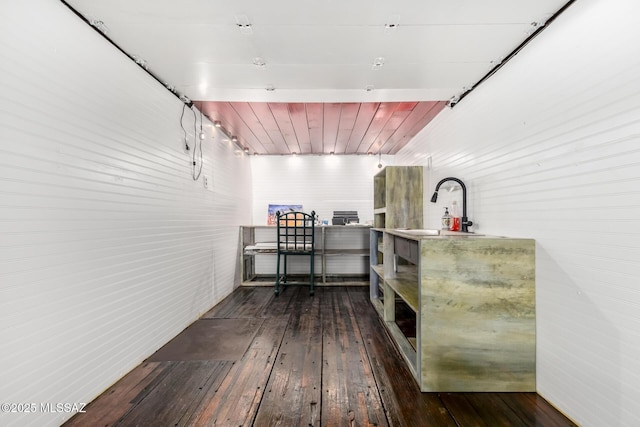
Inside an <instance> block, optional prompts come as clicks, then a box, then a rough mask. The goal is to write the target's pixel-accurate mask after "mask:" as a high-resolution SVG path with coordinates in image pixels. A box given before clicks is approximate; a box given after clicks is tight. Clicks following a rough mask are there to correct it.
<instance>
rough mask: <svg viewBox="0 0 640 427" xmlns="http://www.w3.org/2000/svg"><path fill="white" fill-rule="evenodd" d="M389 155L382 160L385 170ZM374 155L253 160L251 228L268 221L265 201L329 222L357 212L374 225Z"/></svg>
mask: <svg viewBox="0 0 640 427" xmlns="http://www.w3.org/2000/svg"><path fill="white" fill-rule="evenodd" d="M393 161H394V156H386V155H385V156H382V164H383V165H384V166H389V165H392V164H393ZM378 162H379V159H378V156H337V155H336V156H311V155H309V156H300V155H299V156H254V157H252V158H251V167H252V171H253V175H252V176H253V225H265V224H266V223H267V209H268V206H269V204H270V203H272V204H273V203H283V204H286V203H289V204H301V205H302V206H303V209H304V210H305V211H312V210H315V211H316V213H317V214H318V216H319V217H320V219H327V220H329V223H331V218H332V217H333V211H349V210H353V211H358V216H359V218H360V222H363V223H364V222H366V221H367V220H371V221H373V176H374V175H375V174H376V173H378V172H379V171H380V169H378V167H377V165H378Z"/></svg>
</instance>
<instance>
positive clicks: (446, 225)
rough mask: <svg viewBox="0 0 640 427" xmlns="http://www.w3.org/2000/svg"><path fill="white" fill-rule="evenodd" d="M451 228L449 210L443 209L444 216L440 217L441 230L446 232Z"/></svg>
mask: <svg viewBox="0 0 640 427" xmlns="http://www.w3.org/2000/svg"><path fill="white" fill-rule="evenodd" d="M449 227H451V214H450V213H449V208H448V207H445V208H444V215H442V229H443V230H448V229H449Z"/></svg>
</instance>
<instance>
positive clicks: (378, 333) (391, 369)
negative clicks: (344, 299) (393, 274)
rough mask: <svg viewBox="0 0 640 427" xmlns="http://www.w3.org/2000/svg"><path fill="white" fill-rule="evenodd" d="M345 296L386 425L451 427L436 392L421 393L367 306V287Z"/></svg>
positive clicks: (375, 316)
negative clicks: (383, 412) (365, 355)
mask: <svg viewBox="0 0 640 427" xmlns="http://www.w3.org/2000/svg"><path fill="white" fill-rule="evenodd" d="M349 298H350V299H351V303H352V305H353V307H354V311H355V314H356V319H358V325H359V327H360V331H361V332H362V336H363V338H364V343H365V348H366V350H367V355H368V358H369V360H370V363H371V366H372V369H373V373H374V376H375V378H376V382H377V385H378V389H379V392H380V396H381V398H382V402H383V405H384V408H385V411H386V412H387V417H388V419H389V424H391V425H394V426H415V427H422V426H424V427H427V426H429V427H433V426H442V427H455V425H456V424H455V422H454V420H453V418H451V416H450V415H449V412H448V411H447V409H446V407H445V405H444V404H443V403H442V400H441V399H440V397H439V395H438V393H421V392H420V388H419V387H418V383H417V382H416V381H415V379H414V378H413V376H412V374H411V371H409V369H408V367H407V365H406V363H405V362H404V360H403V359H402V356H401V355H400V353H398V350H397V349H396V348H395V346H394V345H393V341H392V340H391V338H390V337H389V336H388V335H387V333H386V331H385V329H384V327H383V325H382V323H381V320H380V317H379V316H378V314H377V312H376V311H375V309H374V308H373V307H372V306H371V302H370V300H369V288H365V289H358V288H350V289H349Z"/></svg>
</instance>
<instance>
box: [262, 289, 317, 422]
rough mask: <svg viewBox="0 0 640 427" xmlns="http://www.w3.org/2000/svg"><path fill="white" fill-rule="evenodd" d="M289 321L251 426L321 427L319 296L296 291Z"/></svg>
mask: <svg viewBox="0 0 640 427" xmlns="http://www.w3.org/2000/svg"><path fill="white" fill-rule="evenodd" d="M289 313H290V317H289V319H290V321H289V325H288V327H287V330H286V332H285V335H284V339H283V341H282V345H281V346H280V350H279V352H278V357H277V359H276V363H275V365H274V368H273V370H272V372H271V376H270V377H269V382H268V384H267V388H266V391H265V395H264V397H263V399H262V402H261V403H260V409H259V410H258V414H257V416H256V419H255V422H254V425H257V426H317V427H319V426H320V413H319V410H320V401H321V400H320V399H321V385H322V384H321V374H322V333H321V327H322V322H321V319H320V298H319V297H316V296H314V297H309V294H308V293H307V292H297V294H296V296H295V297H294V298H293V299H292V304H291V310H290V312H289Z"/></svg>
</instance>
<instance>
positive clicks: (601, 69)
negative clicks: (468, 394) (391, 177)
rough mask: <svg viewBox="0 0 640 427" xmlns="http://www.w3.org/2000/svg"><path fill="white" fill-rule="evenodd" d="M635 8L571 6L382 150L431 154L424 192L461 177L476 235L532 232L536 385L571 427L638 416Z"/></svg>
mask: <svg viewBox="0 0 640 427" xmlns="http://www.w3.org/2000/svg"><path fill="white" fill-rule="evenodd" d="M639 15H640V4H639V3H638V2H637V1H634V0H611V1H598V0H580V1H578V2H576V3H574V5H573V6H571V7H570V8H569V9H568V10H567V11H566V12H565V13H564V14H563V15H562V16H561V17H560V18H559V19H558V20H557V21H556V22H554V23H553V24H552V25H550V26H549V27H548V28H547V29H546V30H545V31H544V32H543V33H542V34H541V35H540V36H539V37H538V38H536V40H534V41H533V42H532V43H531V44H530V45H529V46H528V47H526V48H525V50H524V51H522V52H521V53H519V54H518V55H517V56H516V57H515V58H514V59H513V60H512V61H511V62H509V63H508V64H507V65H506V66H505V67H504V68H503V69H502V70H500V71H499V72H498V73H497V74H496V75H494V76H493V77H492V78H490V79H489V80H488V81H486V82H485V83H483V84H482V85H480V86H479V87H477V88H476V90H475V91H474V92H472V93H471V94H470V95H469V96H468V97H466V98H465V99H463V100H462V102H460V104H458V105H457V106H456V107H455V108H453V109H446V110H445V111H444V112H443V113H442V114H441V115H440V116H439V117H438V118H436V120H435V121H434V122H433V123H432V124H431V125H430V126H429V127H428V128H427V129H426V130H425V131H423V132H422V133H421V134H419V135H418V136H417V137H416V138H415V139H414V140H413V141H412V142H411V144H410V145H409V146H407V147H406V148H405V149H404V150H403V151H402V152H401V153H399V154H398V156H397V159H396V163H397V164H414V163H416V164H424V165H427V164H428V163H429V162H428V158H429V157H431V163H432V168H431V170H430V171H429V181H430V185H429V188H428V190H427V193H428V194H431V192H432V191H433V186H434V185H435V183H437V181H438V180H440V179H441V178H444V177H446V176H456V177H458V178H461V179H462V180H463V181H465V183H466V184H467V186H468V188H469V194H468V198H469V217H470V218H471V219H472V220H473V221H474V222H475V223H476V224H477V227H476V228H475V229H476V231H478V232H481V233H489V234H497V235H511V236H526V237H533V238H535V239H536V241H537V329H538V351H537V354H538V359H537V387H538V390H539V392H540V393H541V394H542V395H543V396H544V397H545V398H547V399H548V400H549V401H550V402H551V403H553V404H554V405H556V406H557V407H558V408H559V409H560V410H562V411H564V412H565V413H566V414H567V415H568V416H570V417H571V418H573V419H574V420H576V421H577V422H578V423H580V424H581V425H584V426H594V427H601V426H638V425H640V362H639V361H640V287H639V284H640V190H639V189H640V137H639V135H640V78H638V76H640V44H638V40H640V26H638V18H637V17H638V16H639ZM452 197H454V198H459V197H460V192H459V191H458V192H453V193H451V194H447V193H446V192H445V194H441V197H440V199H439V201H438V204H437V205H433V204H429V205H430V206H429V207H428V208H427V209H428V211H427V225H428V226H438V225H439V218H440V216H441V215H442V207H443V206H445V205H448V204H449V203H450V201H451V200H452Z"/></svg>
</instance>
